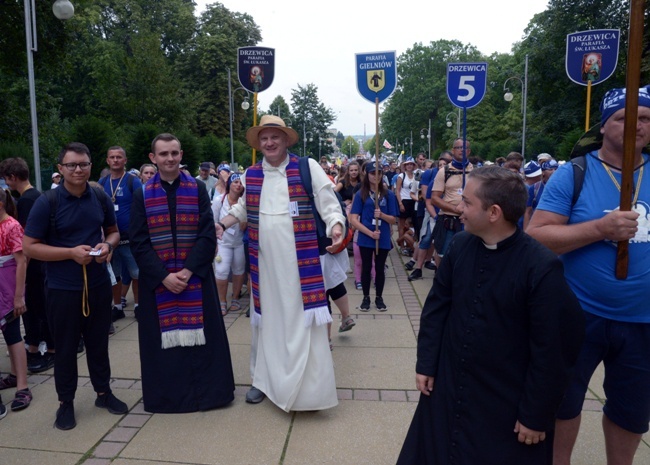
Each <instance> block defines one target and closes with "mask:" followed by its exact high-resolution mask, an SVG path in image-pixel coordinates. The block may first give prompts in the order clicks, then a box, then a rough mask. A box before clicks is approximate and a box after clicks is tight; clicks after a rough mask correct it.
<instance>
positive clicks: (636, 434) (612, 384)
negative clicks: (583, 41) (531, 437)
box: [526, 87, 650, 465]
mask: <svg viewBox="0 0 650 465" xmlns="http://www.w3.org/2000/svg"><path fill="white" fill-rule="evenodd" d="M637 89H638V87H637ZM636 94H637V91H636V90H635V91H633V92H626V90H625V89H612V90H610V91H609V92H608V93H607V94H605V97H604V98H603V101H602V103H601V107H600V109H601V113H602V117H601V127H600V133H601V134H602V146H601V147H600V149H598V150H594V151H592V152H590V153H588V154H587V155H586V156H585V158H586V163H585V169H584V173H583V182H582V188H581V189H580V193H579V196H578V197H577V200H576V201H575V202H574V201H573V199H574V180H576V178H575V177H574V170H578V169H580V168H579V167H577V166H574V165H573V164H572V163H567V164H565V165H564V166H562V167H561V168H560V169H559V170H558V171H557V172H556V173H555V175H554V176H553V178H551V180H550V181H549V183H548V184H547V186H546V189H545V190H544V194H543V195H542V198H541V200H540V203H539V205H538V207H537V210H536V211H535V214H534V215H533V218H532V220H531V222H530V225H529V227H528V228H527V230H526V232H528V233H529V234H530V235H531V236H533V237H534V238H536V239H537V240H539V241H540V242H542V243H543V244H545V245H546V246H547V247H549V248H550V249H551V250H553V251H554V252H556V253H557V254H560V258H561V260H562V261H563V263H564V267H565V275H566V278H567V282H568V283H569V285H570V286H571V287H572V289H573V291H574V292H575V293H576V295H577V296H578V299H579V300H580V303H581V305H582V308H583V310H584V311H585V316H586V319H587V320H586V321H587V326H586V339H585V344H584V345H583V348H582V353H581V355H580V357H579V359H578V363H577V366H576V373H575V375H574V379H573V381H572V384H571V385H570V387H569V389H568V391H567V393H566V397H565V400H564V402H563V404H562V406H561V407H560V410H559V412H558V416H557V418H558V420H557V422H556V431H555V447H554V465H566V464H569V463H570V457H571V451H572V449H573V446H574V444H575V441H576V438H577V435H578V430H579V428H580V413H581V410H582V403H583V400H584V396H585V393H586V390H587V387H588V385H589V380H590V378H591V376H592V374H593V372H594V370H595V369H596V367H597V366H598V365H599V364H600V363H601V362H603V363H604V366H605V381H604V385H603V387H604V390H605V394H606V397H607V401H606V403H605V406H604V408H603V413H604V415H603V431H604V434H605V446H606V450H607V463H608V464H609V465H614V464H616V465H619V464H631V463H632V462H633V460H634V454H635V452H636V449H637V447H638V445H639V442H640V440H641V436H642V435H643V434H644V433H645V432H647V431H648V425H649V422H650V357H648V354H650V306H648V302H650V235H649V228H650V172H648V171H649V170H650V166H649V165H648V161H650V156H649V155H648V154H646V153H644V148H645V147H646V146H647V145H648V143H649V142H650V93H649V92H648V88H641V89H639V90H638V108H633V110H638V115H636V118H635V115H634V113H635V112H634V111H629V109H627V110H626V106H625V105H626V97H627V96H628V95H629V98H630V99H633V98H636V97H637V95H636ZM626 112H628V113H629V114H628V118H627V119H629V117H630V115H632V118H633V119H635V120H636V132H635V134H634V133H632V134H631V137H629V140H628V141H626V143H627V145H628V147H633V148H634V150H633V156H632V157H631V158H632V159H633V163H632V164H631V166H632V169H631V170H630V171H633V173H632V176H631V178H632V183H631V187H632V189H631V190H632V196H631V199H632V201H631V208H629V207H626V205H624V204H619V199H621V185H623V186H624V184H623V182H624V179H623V178H624V177H625V176H624V174H623V171H624V167H623V166H624V149H623V145H624V140H625V138H624V135H623V134H624V126H625V121H626ZM628 175H629V174H628ZM575 185H578V184H577V183H576V184H575ZM626 241H629V252H628V256H627V257H626V258H627V259H628V260H629V263H628V270H627V277H626V278H625V279H619V278H620V276H618V275H617V273H616V267H617V261H620V260H617V243H619V242H620V243H623V242H626Z"/></svg>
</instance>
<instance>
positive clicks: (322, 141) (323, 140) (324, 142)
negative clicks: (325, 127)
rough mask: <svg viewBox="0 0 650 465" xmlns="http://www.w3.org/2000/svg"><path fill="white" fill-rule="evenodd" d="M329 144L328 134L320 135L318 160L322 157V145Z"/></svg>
mask: <svg viewBox="0 0 650 465" xmlns="http://www.w3.org/2000/svg"><path fill="white" fill-rule="evenodd" d="M326 145H327V136H324V137H323V136H321V135H319V136H318V160H320V157H321V147H324V146H326Z"/></svg>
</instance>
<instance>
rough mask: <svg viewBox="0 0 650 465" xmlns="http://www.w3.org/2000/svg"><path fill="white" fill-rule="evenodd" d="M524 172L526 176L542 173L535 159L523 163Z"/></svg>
mask: <svg viewBox="0 0 650 465" xmlns="http://www.w3.org/2000/svg"><path fill="white" fill-rule="evenodd" d="M524 174H525V175H526V177H527V178H534V177H536V176H541V175H542V169H541V168H540V167H539V165H538V164H537V162H536V161H533V160H531V161H529V162H528V163H526V164H525V165H524Z"/></svg>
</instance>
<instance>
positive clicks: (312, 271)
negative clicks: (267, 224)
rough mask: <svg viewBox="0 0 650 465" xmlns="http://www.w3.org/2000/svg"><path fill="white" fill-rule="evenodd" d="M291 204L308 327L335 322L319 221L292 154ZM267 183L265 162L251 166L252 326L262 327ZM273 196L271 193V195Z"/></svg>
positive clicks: (248, 190) (248, 197)
mask: <svg viewBox="0 0 650 465" xmlns="http://www.w3.org/2000/svg"><path fill="white" fill-rule="evenodd" d="M286 175H287V184H288V189H289V201H290V202H297V205H298V216H295V217H293V218H292V219H293V233H294V237H295V240H296V255H297V258H298V273H299V275H300V288H301V291H302V303H303V310H304V312H303V313H304V315H305V327H309V326H311V324H312V323H313V322H314V321H315V322H316V324H317V325H322V324H326V323H329V322H331V321H332V318H331V316H330V314H329V311H328V309H327V296H326V295H325V285H324V283H323V273H322V270H321V265H320V256H319V255H318V239H317V237H316V222H315V221H314V215H313V213H312V210H311V204H310V203H309V197H308V196H307V193H306V192H305V188H304V187H303V185H302V181H301V180H300V171H299V169H298V157H296V156H295V155H290V160H289V164H288V165H287V167H286ZM263 183H264V169H263V168H262V162H259V163H257V164H256V165H255V166H251V167H250V168H248V170H247V171H246V210H247V216H248V249H249V253H250V270H251V284H252V288H253V289H252V295H253V305H254V308H255V311H254V312H253V313H252V314H251V323H252V324H253V325H255V326H261V317H262V308H261V306H260V290H259V261H258V257H259V233H260V231H259V219H260V218H259V215H260V196H261V193H262V184H263ZM267 195H269V194H267Z"/></svg>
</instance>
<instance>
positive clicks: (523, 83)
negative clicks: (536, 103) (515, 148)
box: [503, 55, 528, 160]
mask: <svg viewBox="0 0 650 465" xmlns="http://www.w3.org/2000/svg"><path fill="white" fill-rule="evenodd" d="M511 79H515V80H517V81H519V82H520V83H521V91H522V95H523V98H522V99H521V113H522V115H523V127H522V130H521V155H522V156H523V157H524V160H525V159H526V107H527V106H528V105H527V100H528V55H526V61H525V65H524V80H523V81H522V80H521V78H520V77H517V76H513V77H509V78H508V79H506V82H504V83H503V91H504V92H505V94H503V99H504V100H505V101H506V102H512V99H513V95H512V92H510V89H508V88H507V87H506V85H507V84H508V81H510V80H511Z"/></svg>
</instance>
